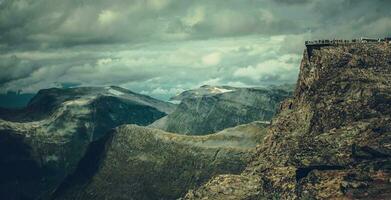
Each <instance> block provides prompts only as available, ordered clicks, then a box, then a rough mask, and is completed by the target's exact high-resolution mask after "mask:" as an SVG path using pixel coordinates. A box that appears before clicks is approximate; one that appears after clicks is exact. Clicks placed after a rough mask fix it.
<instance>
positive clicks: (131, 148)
mask: <svg viewBox="0 0 391 200" xmlns="http://www.w3.org/2000/svg"><path fill="white" fill-rule="evenodd" d="M266 126H267V124H264V123H262V122H253V123H251V124H246V125H241V126H238V127H235V128H230V129H226V130H224V131H222V132H219V133H216V134H213V135H208V136H185V135H177V134H172V133H167V132H164V131H161V130H157V129H150V128H145V127H139V126H135V125H126V126H121V127H119V128H117V129H116V130H115V131H114V132H113V133H112V135H111V138H110V139H107V140H106V144H105V145H104V146H103V145H102V146H101V147H100V148H99V149H105V150H104V151H105V152H104V154H99V153H96V152H95V153H93V154H90V155H88V154H86V156H85V157H84V158H83V159H85V160H93V161H95V164H91V163H93V162H88V163H90V164H89V165H86V164H85V163H87V162H85V163H84V164H83V162H81V163H79V167H78V169H77V170H76V172H75V174H73V175H71V176H69V178H68V179H67V180H66V181H65V182H64V183H63V184H62V186H61V187H59V188H58V190H57V191H56V192H55V194H54V196H53V199H83V200H85V199H137V200H142V199H176V198H178V197H180V196H182V195H184V193H185V192H186V191H187V190H188V189H191V188H195V187H196V186H199V185H200V184H201V183H203V182H205V181H206V180H208V179H209V178H210V177H212V176H214V175H216V174H222V173H239V172H240V171H242V170H243V169H244V167H245V165H246V163H247V162H248V159H249V155H250V152H251V150H253V149H254V148H255V146H256V145H257V142H258V141H261V140H262V138H263V137H264V135H265V130H266V129H265V127H266ZM90 149H94V148H90ZM93 152H94V151H93ZM94 157H95V158H94ZM94 169H97V171H96V172H95V173H94V174H93V175H92V176H88V174H87V175H86V174H85V173H84V171H85V172H91V171H94ZM81 176H84V177H82V178H81Z"/></svg>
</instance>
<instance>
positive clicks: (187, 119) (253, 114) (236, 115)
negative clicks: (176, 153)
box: [150, 85, 291, 135]
mask: <svg viewBox="0 0 391 200" xmlns="http://www.w3.org/2000/svg"><path fill="white" fill-rule="evenodd" d="M290 95H291V89H290V88H289V87H270V88H237V87H229V86H209V85H205V86H202V87H200V88H198V89H194V90H189V91H185V92H183V93H181V94H179V95H178V96H175V97H173V98H172V100H176V101H181V103H180V104H179V105H178V107H177V109H176V110H175V111H174V112H173V113H171V114H169V115H167V116H166V117H163V118H161V119H159V120H158V121H156V122H154V123H153V124H151V125H150V127H153V128H158V129H162V130H165V131H169V132H174V133H181V134H188V135H205V134H210V133H215V132H217V131H220V130H223V129H225V128H228V127H234V126H237V125H239V124H245V123H249V122H252V121H270V120H271V118H272V117H273V116H274V114H275V112H276V110H277V108H278V105H279V104H280V102H281V101H282V100H284V99H285V98H287V97H289V96H290Z"/></svg>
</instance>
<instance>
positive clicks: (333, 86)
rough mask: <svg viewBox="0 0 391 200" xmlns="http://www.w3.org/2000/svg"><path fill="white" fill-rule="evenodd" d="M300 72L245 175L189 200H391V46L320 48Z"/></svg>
mask: <svg viewBox="0 0 391 200" xmlns="http://www.w3.org/2000/svg"><path fill="white" fill-rule="evenodd" d="M300 70H301V71H300V75H299V80H298V83H297V88H296V91H295V94H294V97H293V98H291V99H289V100H286V101H285V102H284V103H283V104H282V105H281V109H280V111H279V114H278V115H277V117H276V118H275V119H274V120H273V121H272V125H271V127H270V129H269V130H268V135H267V136H266V138H265V140H264V141H263V143H261V144H260V145H259V146H258V147H257V153H256V154H255V155H254V156H253V157H252V161H251V162H250V164H249V165H248V166H247V168H246V170H245V171H244V172H243V173H242V174H241V175H239V176H238V175H225V176H217V177H215V178H214V179H212V180H210V181H209V182H208V183H207V184H205V185H203V186H202V187H200V188H199V189H197V190H192V191H189V192H188V194H187V195H186V197H185V199H390V198H391V119H390V117H391V116H390V114H391V46H390V45H389V44H385V43H384V44H383V43H378V44H350V45H340V46H330V47H322V48H320V49H315V50H313V52H312V56H311V58H310V59H309V57H308V55H307V54H306V52H305V53H304V55H303V60H302V63H301V66H300Z"/></svg>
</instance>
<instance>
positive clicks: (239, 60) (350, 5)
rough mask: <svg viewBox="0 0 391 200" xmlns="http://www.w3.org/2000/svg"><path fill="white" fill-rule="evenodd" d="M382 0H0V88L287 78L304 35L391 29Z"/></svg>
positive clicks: (160, 91) (158, 91)
mask: <svg viewBox="0 0 391 200" xmlns="http://www.w3.org/2000/svg"><path fill="white" fill-rule="evenodd" d="M390 8H391V1H389V0H327V1H325V0H110V1H109V0H105V1H104V0H0V93H7V92H10V91H18V92H21V93H34V92H37V91H38V90H40V89H43V88H50V87H75V86H108V85H117V86H121V87H124V88H127V89H130V90H132V91H135V92H139V93H143V94H147V95H150V96H153V97H156V98H160V99H168V98H169V97H170V96H173V95H176V94H178V93H179V92H181V91H183V90H186V89H192V88H196V87H199V86H201V85H205V84H209V85H231V86H240V87H254V86H256V87H259V86H267V85H271V84H274V85H279V84H285V83H289V84H290V83H295V82H296V79H297V74H298V72H299V65H300V60H301V57H302V53H303V51H304V47H305V46H304V41H305V40H318V39H329V38H330V39H331V38H341V39H351V38H357V37H361V36H367V37H376V38H378V37H380V38H383V37H385V36H390V35H391V11H390Z"/></svg>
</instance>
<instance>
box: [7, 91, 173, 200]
mask: <svg viewBox="0 0 391 200" xmlns="http://www.w3.org/2000/svg"><path fill="white" fill-rule="evenodd" d="M174 107H175V106H174V105H173V104H169V103H166V102H162V101H159V100H156V99H152V98H151V97H147V96H144V95H138V94H136V93H133V92H131V91H128V90H125V89H122V88H119V87H107V88H95V87H94V88H92V87H85V88H71V89H47V90H42V91H40V92H39V93H38V94H37V95H36V96H35V97H34V98H33V99H32V100H31V102H30V103H29V105H28V107H27V108H25V109H22V110H18V111H10V112H4V110H3V111H2V113H1V117H2V118H3V119H0V199H37V198H40V199H46V198H47V197H49V196H50V195H51V193H52V192H53V191H54V190H55V189H56V188H57V186H59V184H60V183H61V182H62V181H63V179H64V178H65V177H66V176H67V175H68V174H71V173H73V172H74V170H75V168H76V167H77V164H78V163H79V161H80V159H81V158H83V157H84V155H85V153H86V150H87V147H88V146H90V143H93V142H95V141H99V140H101V138H105V137H106V136H105V135H106V133H107V132H108V131H109V130H110V129H112V128H115V127H117V126H119V125H122V124H138V125H148V124H150V123H152V122H153V121H155V120H157V119H159V118H161V117H163V116H165V115H166V114H167V113H169V112H171V111H172V110H173V109H174Z"/></svg>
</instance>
